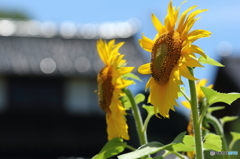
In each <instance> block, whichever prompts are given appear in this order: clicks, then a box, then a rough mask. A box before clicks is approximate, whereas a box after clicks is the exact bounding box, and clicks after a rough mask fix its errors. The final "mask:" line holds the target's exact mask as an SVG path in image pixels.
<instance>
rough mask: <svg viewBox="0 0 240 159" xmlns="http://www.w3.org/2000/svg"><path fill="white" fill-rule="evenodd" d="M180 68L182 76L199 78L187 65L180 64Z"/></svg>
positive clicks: (191, 78) (193, 78) (192, 78)
mask: <svg viewBox="0 0 240 159" xmlns="http://www.w3.org/2000/svg"><path fill="white" fill-rule="evenodd" d="M179 70H180V74H181V75H182V76H184V77H186V78H187V79H190V80H198V79H197V78H195V77H193V75H192V74H191V73H190V72H189V70H188V68H187V66H186V65H184V64H183V65H181V66H179Z"/></svg>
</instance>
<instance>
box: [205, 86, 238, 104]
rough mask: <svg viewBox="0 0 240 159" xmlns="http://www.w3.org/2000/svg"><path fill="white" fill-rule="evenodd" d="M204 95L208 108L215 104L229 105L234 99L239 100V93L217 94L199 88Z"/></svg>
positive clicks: (207, 89) (210, 90) (208, 89)
mask: <svg viewBox="0 0 240 159" xmlns="http://www.w3.org/2000/svg"><path fill="white" fill-rule="evenodd" d="M201 89H202V91H203V93H204V95H205V96H206V98H207V102H208V106H209V105H212V104H214V103H217V102H223V103H227V104H229V105H230V104H231V103H232V102H233V101H235V100H236V99H238V98H240V94H239V93H219V92H217V91H214V90H212V89H210V88H207V87H201Z"/></svg>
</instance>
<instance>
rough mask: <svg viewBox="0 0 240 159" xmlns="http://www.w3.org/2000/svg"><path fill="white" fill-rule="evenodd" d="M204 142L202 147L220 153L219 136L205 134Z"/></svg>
mask: <svg viewBox="0 0 240 159" xmlns="http://www.w3.org/2000/svg"><path fill="white" fill-rule="evenodd" d="M204 139H205V142H204V143H203V147H204V148H206V149H210V150H215V151H218V152H219V151H221V150H222V140H221V138H220V136H219V135H215V134H211V133H209V134H207V135H206V136H205V138H204Z"/></svg>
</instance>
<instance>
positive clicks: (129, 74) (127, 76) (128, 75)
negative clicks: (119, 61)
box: [122, 72, 142, 82]
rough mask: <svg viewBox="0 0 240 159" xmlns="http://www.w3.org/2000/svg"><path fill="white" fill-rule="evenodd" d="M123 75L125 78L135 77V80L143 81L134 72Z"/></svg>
mask: <svg viewBox="0 0 240 159" xmlns="http://www.w3.org/2000/svg"><path fill="white" fill-rule="evenodd" d="M122 77H123V78H131V79H134V80H137V81H140V82H142V80H141V79H140V78H139V77H138V76H137V75H135V74H133V73H131V72H130V73H126V74H124V75H122Z"/></svg>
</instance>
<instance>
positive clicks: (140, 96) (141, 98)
mask: <svg viewBox="0 0 240 159" xmlns="http://www.w3.org/2000/svg"><path fill="white" fill-rule="evenodd" d="M134 99H135V102H136V104H139V103H141V102H143V101H144V100H145V96H144V95H143V94H142V93H139V94H137V95H136V96H135V97H134Z"/></svg>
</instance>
